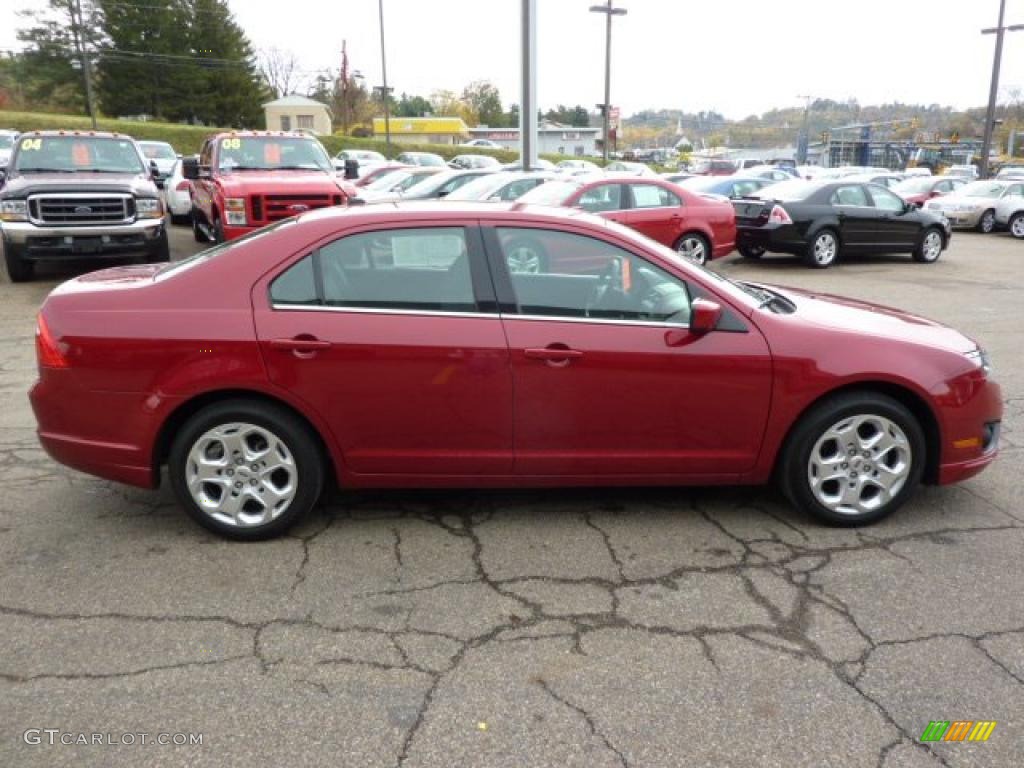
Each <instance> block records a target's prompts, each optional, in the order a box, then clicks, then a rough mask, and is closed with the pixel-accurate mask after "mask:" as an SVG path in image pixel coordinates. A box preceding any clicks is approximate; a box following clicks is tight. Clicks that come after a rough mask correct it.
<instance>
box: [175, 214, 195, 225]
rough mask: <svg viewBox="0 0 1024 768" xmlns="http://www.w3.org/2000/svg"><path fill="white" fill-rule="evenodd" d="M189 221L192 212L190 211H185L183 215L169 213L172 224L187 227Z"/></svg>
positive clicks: (190, 221)
mask: <svg viewBox="0 0 1024 768" xmlns="http://www.w3.org/2000/svg"><path fill="white" fill-rule="evenodd" d="M191 223H192V214H191V213H186V214H185V215H184V216H175V215H174V214H173V213H172V214H171V224H174V225H176V226H179V227H187V226H188V225H189V224H191Z"/></svg>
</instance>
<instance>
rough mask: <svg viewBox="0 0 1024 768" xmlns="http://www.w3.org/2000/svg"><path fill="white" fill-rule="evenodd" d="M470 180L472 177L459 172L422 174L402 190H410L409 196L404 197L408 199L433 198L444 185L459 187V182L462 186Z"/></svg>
mask: <svg viewBox="0 0 1024 768" xmlns="http://www.w3.org/2000/svg"><path fill="white" fill-rule="evenodd" d="M472 178H473V176H467V175H466V174H464V173H462V172H460V171H451V172H448V173H445V172H444V171H441V172H440V173H424V174H420V175H418V176H415V177H414V181H413V182H412V183H411V184H407V185H405V186H404V187H402V189H403V190H406V189H410V188H411V191H410V192H409V194H408V195H406V197H408V198H410V199H415V198H417V197H419V198H424V197H433V196H435V194H436V193H437V191H438V190H439V189H441V188H442V187H443V186H445V185H446V184H453V186H454V185H458V186H461V184H459V181H460V180H461V181H462V184H466V183H467V181H468V180H469V179H472Z"/></svg>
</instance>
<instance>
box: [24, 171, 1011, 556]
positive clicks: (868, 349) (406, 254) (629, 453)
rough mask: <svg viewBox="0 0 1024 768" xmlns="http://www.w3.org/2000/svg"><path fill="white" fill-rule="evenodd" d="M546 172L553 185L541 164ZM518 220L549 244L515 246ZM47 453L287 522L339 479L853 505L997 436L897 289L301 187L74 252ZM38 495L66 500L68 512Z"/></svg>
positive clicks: (528, 212) (224, 515) (947, 335)
mask: <svg viewBox="0 0 1024 768" xmlns="http://www.w3.org/2000/svg"><path fill="white" fill-rule="evenodd" d="M549 183H554V182H549ZM524 240H532V241H535V242H541V243H543V244H544V245H545V247H546V248H547V249H548V251H549V253H551V254H552V255H553V256H554V255H556V254H557V258H553V259H552V262H551V269H549V270H548V271H546V272H542V273H529V272H523V271H517V270H515V269H512V268H510V266H511V265H512V264H513V263H514V253H515V250H516V248H517V247H519V245H518V244H519V243H521V242H523V241H524ZM36 352H37V358H38V363H39V380H38V381H37V382H36V383H35V385H34V386H33V387H32V390H31V392H30V398H31V401H32V407H33V410H34V411H35V415H36V419H37V420H38V422H39V439H40V441H41V442H42V444H43V446H44V447H45V449H46V450H47V452H48V453H49V454H50V455H51V456H53V457H54V458H55V459H56V460H58V461H60V462H62V463H64V464H67V465H69V466H71V467H75V468H76V469H80V470H82V471H84V472H89V473H92V474H94V475H99V476H100V477H104V478H109V479H111V480H115V481H118V482H123V483H129V484H132V485H137V486H142V487H146V488H153V487H155V486H157V485H158V484H159V483H160V480H161V476H162V468H163V467H164V466H166V467H167V471H168V478H169V480H170V483H171V486H172V487H173V489H174V492H175V493H176V495H177V496H178V498H179V500H180V502H181V504H182V505H183V506H184V507H185V509H186V510H187V511H188V512H189V514H190V515H192V517H193V518H194V519H195V520H196V521H198V522H199V523H200V524H202V525H204V526H206V527H208V528H210V529H212V530H214V531H217V532H219V533H221V534H223V535H226V536H231V537H234V538H240V539H257V538H266V537H268V536H273V535H277V534H280V533H281V532H283V531H284V530H285V529H287V528H288V527H289V526H290V525H291V524H292V523H294V522H295V521H296V520H297V519H298V518H299V517H300V516H301V515H303V514H304V513H305V512H307V511H308V510H310V509H311V508H312V507H313V505H314V504H315V503H316V501H317V498H318V497H319V495H320V493H321V490H322V488H323V487H324V485H325V483H326V482H328V478H330V479H333V480H336V481H337V483H338V485H339V486H340V487H341V488H359V487H364V488H365V487H378V488H380V487H421V488H422V487H507V486H520V487H548V486H563V485H688V484H689V485H693V484H697V485H711V484H750V483H765V482H767V481H768V480H769V479H770V478H773V477H775V478H777V479H778V480H779V481H780V483H781V485H782V487H783V489H784V491H785V493H786V494H787V495H788V497H789V498H790V500H791V501H792V502H793V503H794V504H795V505H796V506H797V507H798V508H800V509H802V510H804V511H805V512H807V513H809V514H812V515H814V516H815V517H817V518H818V519H820V520H823V521H825V522H828V523H831V524H836V525H861V524H865V523H869V522H872V521H874V520H878V519H880V518H881V517H884V516H885V515H887V514H889V513H890V512H892V511H894V510H895V509H896V508H897V507H899V506H900V504H902V503H903V502H904V501H906V499H907V498H908V497H909V496H910V495H911V494H912V492H913V491H914V488H915V487H916V486H917V485H918V484H919V483H920V482H927V483H952V482H957V481H959V480H963V479H965V478H968V477H971V476H972V475H975V474H977V473H978V472H980V471H981V470H982V469H984V468H985V467H986V466H988V464H990V463H991V462H992V461H993V460H994V458H995V456H996V452H997V446H998V441H999V421H1000V417H1001V414H1002V397H1001V394H1000V389H999V385H998V384H996V383H995V382H994V381H992V380H991V378H990V375H989V366H988V360H987V358H986V357H985V354H984V353H983V352H982V351H981V349H980V348H979V347H978V345H977V344H976V343H975V342H973V341H971V340H970V339H968V338H966V337H964V336H963V335H961V334H960V333H957V332H956V331H954V330H952V329H950V328H946V327H944V326H941V325H939V324H937V323H933V322H930V321H927V320H924V319H922V318H919V317H914V316H911V315H907V314H905V313H902V312H900V311H898V310H894V309H887V308H884V307H878V306H874V305H870V304H865V303H863V302H858V301H853V300H848V299H841V298H838V297H831V296H823V295H820V294H814V293H808V292H803V291H798V290H788V289H787V290H784V289H777V288H772V287H769V286H764V285H755V284H750V283H736V282H733V281H731V280H728V279H726V278H724V277H722V276H719V275H716V274H713V273H711V272H710V271H708V270H704V269H701V268H699V267H696V266H694V265H693V264H691V263H690V262H688V261H686V260H685V259H681V258H679V256H678V254H676V253H674V252H673V251H670V250H668V249H666V248H664V247H662V246H660V245H658V244H657V243H654V242H653V241H651V240H650V239H648V238H645V237H642V236H640V235H638V234H637V233H636V232H634V231H633V230H631V229H628V228H626V227H622V226H619V225H617V224H615V223H614V222H609V221H604V220H601V219H599V218H598V217H595V216H591V215H589V214H586V213H582V212H580V211H575V210H561V211H559V210H556V209H552V208H536V207H532V206H522V205H519V204H512V205H509V204H503V203H482V204H468V203H455V202H452V203H445V202H434V203H417V204H408V203H403V204H398V205H374V206H353V207H350V208H334V209H330V210H322V211H316V212H310V213H306V214H303V215H301V216H298V217H296V218H292V219H288V220H285V221H282V222H279V223H278V224H275V225H271V226H270V227H267V228H265V229H262V230H260V231H258V232H256V233H254V234H252V235H250V236H248V237H245V238H241V239H239V240H236V241H234V242H232V243H229V244H227V245H223V246H220V247H217V248H213V249H210V250H208V251H205V252H203V253H200V254H198V255H196V256H194V257H192V258H189V259H186V260H185V261H182V262H178V263H175V264H170V265H166V264H165V265H159V264H148V265H143V266H133V267H119V268H115V269H109V270H105V271H101V272H95V273H92V274H89V275H85V276H83V277H79V278H77V279H74V280H71V281H68V282H66V283H64V284H63V285H61V286H59V287H58V288H56V289H55V290H54V291H53V292H52V293H51V294H50V296H49V297H48V298H47V299H46V301H45V302H44V304H43V306H42V309H41V310H40V312H39V317H38V331H37V336H36ZM58 514H79V513H77V512H75V511H74V510H68V509H64V510H61V511H59V512H58Z"/></svg>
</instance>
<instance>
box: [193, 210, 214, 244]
mask: <svg viewBox="0 0 1024 768" xmlns="http://www.w3.org/2000/svg"><path fill="white" fill-rule="evenodd" d="M201 221H202V218H201V217H200V216H199V212H198V211H196V209H195V208H193V209H192V237H194V238H195V240H196V242H197V243H208V242H210V238H208V237H207V236H206V233H205V232H203V228H202V226H200V222H201Z"/></svg>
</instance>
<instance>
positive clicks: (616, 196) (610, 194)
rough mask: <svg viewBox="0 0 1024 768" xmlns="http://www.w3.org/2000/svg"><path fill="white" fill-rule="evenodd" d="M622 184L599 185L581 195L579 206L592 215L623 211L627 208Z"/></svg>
mask: <svg viewBox="0 0 1024 768" xmlns="http://www.w3.org/2000/svg"><path fill="white" fill-rule="evenodd" d="M623 197H624V195H623V190H622V185H621V184H599V185H597V186H596V187H592V188H590V189H588V190H587V191H586V192H584V193H583V194H582V195H580V199H579V202H577V203H576V205H577V206H579V207H580V208H582V209H583V210H585V211H590V212H591V213H601V212H603V211H621V210H622V209H623V208H625V207H626V206H625V203H624V201H623Z"/></svg>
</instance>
